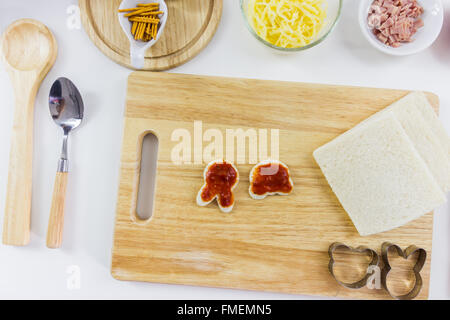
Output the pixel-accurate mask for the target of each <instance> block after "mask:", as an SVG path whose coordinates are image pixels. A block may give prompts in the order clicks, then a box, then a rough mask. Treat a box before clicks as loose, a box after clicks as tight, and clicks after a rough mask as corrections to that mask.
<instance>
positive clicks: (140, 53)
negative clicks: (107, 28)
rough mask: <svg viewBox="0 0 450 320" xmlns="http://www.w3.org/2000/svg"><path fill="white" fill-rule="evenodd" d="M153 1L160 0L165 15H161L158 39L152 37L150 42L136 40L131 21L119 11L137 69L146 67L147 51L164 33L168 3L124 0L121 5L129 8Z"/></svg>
mask: <svg viewBox="0 0 450 320" xmlns="http://www.w3.org/2000/svg"><path fill="white" fill-rule="evenodd" d="M152 2H158V3H159V9H160V11H162V12H163V15H162V16H161V17H160V19H161V21H160V26H159V30H158V33H157V34H156V39H152V40H150V41H148V42H141V41H136V40H134V37H133V34H132V33H131V25H132V24H131V22H130V21H129V20H128V18H127V17H125V14H124V13H121V12H119V22H120V25H121V26H122V29H123V32H125V34H126V35H127V37H128V40H130V61H131V65H132V66H133V68H135V69H142V68H143V67H144V63H145V52H146V51H147V50H148V49H149V48H151V47H152V46H153V45H154V44H155V43H156V42H157V41H158V40H159V38H160V37H161V34H162V33H163V30H164V27H165V26H166V22H167V14H168V11H169V10H168V9H167V5H166V3H165V2H164V0H151V1H143V0H123V1H122V3H121V4H120V6H119V9H128V8H135V7H136V6H137V5H138V3H152Z"/></svg>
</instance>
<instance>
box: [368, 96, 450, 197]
mask: <svg viewBox="0 0 450 320" xmlns="http://www.w3.org/2000/svg"><path fill="white" fill-rule="evenodd" d="M420 110H422V112H421V111H420ZM390 111H392V112H393V113H394V115H395V116H396V118H397V120H398V121H399V122H400V124H401V125H402V127H403V129H404V130H405V132H406V134H407V135H408V137H409V138H410V139H411V141H412V143H413V144H414V147H415V148H416V149H417V151H418V152H419V154H420V156H421V157H422V159H423V160H424V161H425V163H426V164H427V165H428V168H429V169H430V171H431V173H432V174H433V177H434V178H435V179H436V181H437V182H438V184H439V186H440V187H441V189H442V191H444V193H445V192H447V191H449V190H450V161H449V160H450V159H449V155H448V147H447V146H445V145H442V142H441V140H443V139H442V138H441V139H440V138H439V137H438V135H437V134H439V133H438V131H436V130H434V129H433V128H436V127H439V126H441V127H442V124H441V123H440V121H439V120H438V118H437V116H436V114H435V112H434V111H433V109H432V107H431V105H430V104H429V102H428V99H427V98H426V96H425V95H424V94H423V93H422V92H413V93H410V94H408V95H407V96H405V97H404V98H402V99H400V100H399V101H397V102H395V103H394V104H392V105H391V106H389V107H387V108H385V109H384V110H382V111H380V112H379V113H377V114H375V115H374V116H372V117H371V118H369V119H367V120H366V121H372V120H373V119H376V118H377V117H379V116H380V115H382V114H384V113H386V112H390ZM424 113H425V114H427V116H426V117H424V116H423V114H424ZM429 113H431V114H433V115H434V117H435V118H436V119H435V120H436V121H434V120H431V121H430V120H429V119H432V118H433V117H432V116H430V115H429ZM427 119H428V120H427ZM442 129H443V127H442ZM444 132H445V129H444ZM445 141H448V138H447V140H445Z"/></svg>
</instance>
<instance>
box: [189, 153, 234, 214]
mask: <svg viewBox="0 0 450 320" xmlns="http://www.w3.org/2000/svg"><path fill="white" fill-rule="evenodd" d="M216 163H224V160H214V161H211V162H210V163H209V164H208V165H207V166H206V168H205V170H204V171H203V180H204V184H203V186H202V187H201V188H200V190H199V192H198V193H197V199H196V200H197V204H198V205H199V206H201V207H205V206H207V205H208V204H210V203H211V202H213V201H214V200H217V205H218V206H219V209H220V210H221V211H222V212H225V213H229V212H231V211H232V210H233V207H234V203H235V201H233V203H232V204H231V206H228V207H223V206H222V205H221V204H220V201H219V199H218V198H219V196H218V195H216V196H215V197H214V198H212V199H211V200H210V201H203V199H202V193H203V190H204V189H205V188H206V187H207V184H206V174H207V173H208V171H209V169H210V168H211V166H212V165H213V164H216ZM227 163H229V162H227ZM229 164H230V165H231V166H232V167H233V169H234V170H235V171H236V174H237V176H236V182H235V183H234V185H233V186H232V187H231V192H233V190H234V189H235V188H236V186H237V185H238V183H239V171H238V170H237V168H236V167H235V166H234V165H233V164H232V163H229Z"/></svg>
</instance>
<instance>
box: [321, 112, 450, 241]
mask: <svg viewBox="0 0 450 320" xmlns="http://www.w3.org/2000/svg"><path fill="white" fill-rule="evenodd" d="M314 158H315V159H316V161H317V163H318V164H319V166H320V168H321V169H322V171H323V174H324V175H325V177H326V179H327V181H328V183H329V184H330V186H331V188H332V189H333V191H334V193H335V194H336V196H337V198H338V199H339V201H340V203H341V204H342V206H343V208H344V209H345V211H346V212H347V213H348V215H349V216H350V218H351V220H352V221H353V224H354V225H355V227H356V229H357V230H358V232H359V233H360V235H362V236H366V235H371V234H375V233H380V232H384V231H388V230H391V229H394V228H397V227H400V226H402V225H404V224H406V223H408V222H410V221H412V220H414V219H417V218H419V217H420V216H422V215H424V214H426V213H427V212H431V211H432V210H433V209H435V208H436V207H438V206H440V205H441V204H442V203H444V202H445V195H444V193H443V192H442V190H441V188H440V187H439V185H438V183H437V182H436V180H435V179H434V177H433V175H432V174H431V172H430V170H429V168H428V166H427V165H426V164H425V162H424V160H423V159H422V158H421V156H420V155H419V153H418V152H417V150H416V148H415V147H414V145H413V143H412V141H411V140H410V138H409V137H408V135H407V134H406V132H405V130H404V129H403V127H402V125H401V124H400V122H399V121H398V120H397V118H396V117H395V115H394V113H392V112H385V113H384V114H382V115H379V116H377V117H376V118H374V119H372V121H365V122H363V123H361V124H359V125H358V126H356V127H355V128H353V129H351V130H349V131H347V132H346V133H344V134H342V135H341V136H339V137H337V138H336V139H334V140H333V141H331V142H329V143H327V144H326V145H324V146H322V147H320V148H319V149H317V150H316V151H315V152H314Z"/></svg>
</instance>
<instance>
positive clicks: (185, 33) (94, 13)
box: [78, 0, 223, 71]
mask: <svg viewBox="0 0 450 320" xmlns="http://www.w3.org/2000/svg"><path fill="white" fill-rule="evenodd" d="M121 2H122V0H79V1H78V3H79V6H80V11H81V20H82V22H83V26H84V29H85V30H86V32H87V34H88V35H89V37H90V38H91V40H92V41H93V42H94V44H95V45H96V46H97V47H98V48H99V49H100V50H101V51H102V52H103V53H104V54H105V55H106V56H108V57H109V58H110V59H112V60H113V61H115V62H117V63H119V64H121V65H123V66H125V67H127V68H130V69H133V67H132V66H131V63H130V43H129V41H128V38H127V37H126V35H125V33H124V32H123V30H122V28H121V27H120V24H119V20H118V18H117V10H118V8H119V5H120V3H121ZM166 3H167V7H168V9H169V15H168V19H167V24H166V27H165V29H164V33H163V34H162V36H161V38H160V39H159V40H158V42H157V43H156V44H155V45H154V46H153V47H152V48H150V49H149V50H148V51H147V54H146V56H145V66H144V68H143V70H152V71H161V70H167V69H171V68H175V67H177V66H179V65H181V64H183V63H185V62H187V61H189V60H191V59H192V58H193V57H195V56H196V55H197V54H199V53H200V51H201V50H203V49H204V48H205V47H206V45H207V44H208V43H209V42H210V41H211V39H212V37H213V36H214V34H215V32H216V30H217V27H218V26H219V22H220V18H221V17H222V7H223V0H166Z"/></svg>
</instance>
